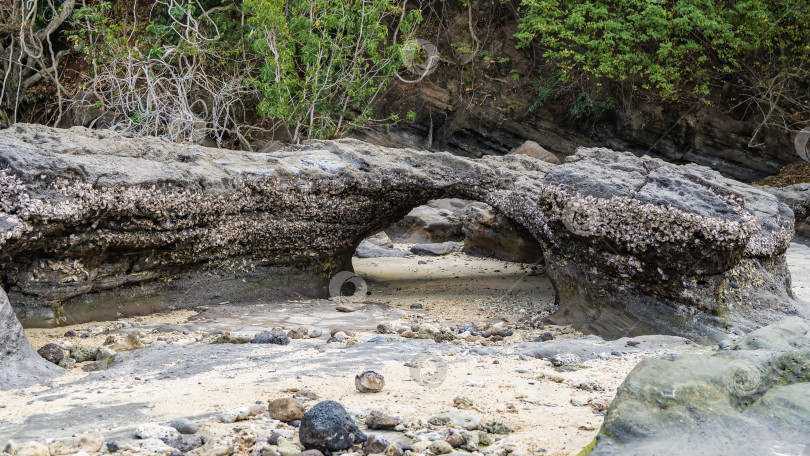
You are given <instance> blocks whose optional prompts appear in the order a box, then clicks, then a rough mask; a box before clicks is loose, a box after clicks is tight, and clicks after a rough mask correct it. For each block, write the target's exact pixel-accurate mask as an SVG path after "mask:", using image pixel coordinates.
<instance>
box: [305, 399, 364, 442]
mask: <svg viewBox="0 0 810 456" xmlns="http://www.w3.org/2000/svg"><path fill="white" fill-rule="evenodd" d="M298 435H299V440H300V441H301V444H302V445H304V447H305V448H306V449H308V450H310V449H315V450H320V451H323V452H324V453H332V452H335V451H342V450H346V449H349V448H351V447H352V445H354V444H355V443H363V442H365V441H366V435H365V434H363V433H362V432H361V431H360V430H359V429H358V428H357V424H355V422H354V420H353V419H352V417H351V416H349V414H348V413H346V409H344V408H343V406H342V405H340V404H339V403H337V402H335V401H323V402H319V403H318V404H316V405H315V406H314V407H312V408H311V409H309V410H308V411H307V413H305V414H304V418H302V419H301V427H300V428H299V431H298Z"/></svg>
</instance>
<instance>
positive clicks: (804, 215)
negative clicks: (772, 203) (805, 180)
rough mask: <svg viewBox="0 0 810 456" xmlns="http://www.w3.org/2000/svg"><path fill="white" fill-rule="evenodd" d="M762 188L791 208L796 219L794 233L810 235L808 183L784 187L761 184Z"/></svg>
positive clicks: (809, 185) (809, 187)
mask: <svg viewBox="0 0 810 456" xmlns="http://www.w3.org/2000/svg"><path fill="white" fill-rule="evenodd" d="M762 189H763V190H765V191H766V192H768V193H770V194H772V195H774V196H776V197H777V198H778V199H779V201H781V202H782V203H785V204H786V205H787V206H788V207H789V208H791V209H792V210H793V214H794V217H795V219H796V234H797V235H800V236H804V237H810V184H794V185H787V186H785V187H768V186H763V187H762Z"/></svg>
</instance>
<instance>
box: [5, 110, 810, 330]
mask: <svg viewBox="0 0 810 456" xmlns="http://www.w3.org/2000/svg"><path fill="white" fill-rule="evenodd" d="M0 162H2V163H3V164H4V165H5V166H6V169H5V171H3V172H2V174H0V180H2V184H3V185H2V187H0V189H2V190H0V244H2V248H3V252H4V254H5V255H4V256H3V258H2V259H0V271H1V272H2V274H1V275H0V280H2V281H3V285H4V286H5V287H6V288H7V289H8V290H9V296H10V298H11V299H12V302H13V304H14V306H15V307H16V309H17V310H18V311H19V313H20V315H22V317H23V318H25V319H26V320H27V321H30V322H38V323H40V324H48V323H57V322H58V321H57V320H58V318H57V317H58V315H63V314H69V315H71V316H74V317H76V318H77V319H79V318H81V317H82V315H84V316H85V317H87V316H92V317H96V318H97V317H98V316H99V314H100V313H102V312H106V311H109V312H115V313H117V312H122V311H125V310H127V308H126V306H127V305H132V306H136V307H139V308H142V309H143V308H147V309H149V310H159V305H160V304H159V303H164V304H163V305H164V306H165V303H167V302H168V303H171V304H172V305H173V306H175V307H184V306H192V305H200V304H216V303H220V302H222V301H226V300H231V301H234V302H237V301H238V302H252V301H256V300H260V299H261V300H266V299H268V298H269V297H273V296H278V295H280V294H284V293H291V292H293V291H296V290H297V291H304V292H306V293H309V294H310V295H319V296H325V294H326V291H327V289H326V287H327V284H328V279H329V278H330V277H331V276H332V275H334V274H335V273H336V272H338V271H341V270H350V269H351V257H352V255H353V254H354V252H355V249H356V247H357V245H358V244H359V243H360V242H361V241H362V240H363V239H364V238H366V237H368V236H369V235H370V234H372V233H377V232H379V231H380V230H382V229H384V228H385V227H387V226H390V225H391V224H392V223H393V222H395V221H397V220H400V219H401V218H402V217H403V216H404V215H405V214H407V213H408V212H409V211H410V210H411V209H413V207H415V206H418V205H421V204H424V203H426V202H428V201H430V200H434V199H439V198H448V197H454V198H461V199H466V200H476V201H482V202H485V203H487V204H489V205H490V206H492V207H493V208H494V209H495V210H497V211H499V212H501V213H502V214H503V215H504V216H506V217H507V218H509V219H510V220H512V221H514V222H516V223H517V224H518V225H520V226H522V227H523V228H524V229H525V230H526V231H527V232H528V233H530V234H531V235H532V236H534V237H535V238H536V239H537V240H538V242H539V243H540V245H541V246H542V247H543V253H544V258H545V263H546V270H547V272H548V274H549V277H550V278H551V279H552V282H553V284H554V286H555V288H556V289H557V292H558V295H559V296H558V297H559V304H560V312H559V313H558V315H557V316H556V318H557V319H558V320H559V321H562V322H567V323H571V324H573V325H574V326H575V327H577V328H578V329H583V330H589V331H595V332H598V333H601V334H605V335H610V336H615V335H634V334H635V333H650V332H660V333H665V334H680V335H687V336H689V337H693V338H696V339H700V340H717V339H721V338H724V336H725V333H726V331H736V332H745V331H750V330H752V329H754V328H756V327H758V326H759V325H762V324H767V323H769V322H772V321H775V320H778V319H780V318H783V317H784V316H785V315H791V314H797V313H799V311H800V310H801V309H800V305H799V304H797V303H796V301H795V300H793V299H792V297H791V295H790V292H789V288H790V276H789V273H788V271H787V267H786V265H785V260H784V251H785V249H786V248H787V246H788V244H789V241H790V238H791V237H792V235H793V214H792V212H791V210H790V209H789V208H788V207H787V206H785V205H783V204H779V203H778V202H777V200H776V198H775V197H774V196H773V195H771V194H769V193H767V192H765V191H763V190H760V189H757V188H754V187H750V186H748V185H745V184H741V183H739V182H736V181H732V180H729V179H726V178H723V177H722V176H720V175H719V174H718V173H716V172H714V171H711V170H709V169H707V168H703V167H698V166H685V167H684V166H676V165H671V164H667V163H665V162H663V161H660V160H656V159H652V158H649V157H643V158H639V157H635V156H633V155H631V154H628V153H618V152H614V151H610V150H607V149H583V150H580V151H579V152H578V153H577V155H575V156H572V157H568V159H567V163H565V164H563V165H558V166H553V165H551V164H548V163H545V162H542V161H540V160H537V159H533V158H530V157H526V156H522V155H509V156H503V157H485V158H483V159H481V160H470V159H465V158H461V157H457V156H452V155H450V154H447V153H429V152H420V151H415V150H407V149H405V150H402V149H386V148H382V147H377V146H372V145H369V144H366V143H362V142H359V141H355V140H341V141H315V142H311V143H308V144H305V145H302V146H296V147H291V148H289V149H285V150H282V151H277V152H272V153H267V154H262V153H245V152H237V151H227V150H219V149H207V148H204V147H199V146H184V145H178V144H169V143H166V142H163V141H160V140H157V139H154V138H138V139H133V138H125V137H122V136H120V135H117V134H115V133H113V132H109V131H91V130H87V129H83V128H73V129H70V130H54V129H49V128H46V127H43V126H36V125H24V124H17V125H15V126H13V127H11V128H8V129H6V130H3V131H0ZM57 310H60V312H57ZM141 311H143V310H141ZM83 312H85V313H84V314H83ZM625 331H631V332H630V333H629V334H625Z"/></svg>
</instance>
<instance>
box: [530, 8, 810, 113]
mask: <svg viewBox="0 0 810 456" xmlns="http://www.w3.org/2000/svg"><path fill="white" fill-rule="evenodd" d="M521 11H522V16H521V19H520V32H519V33H518V34H517V37H518V39H519V40H520V43H521V46H523V47H527V46H530V45H536V46H538V47H540V49H541V50H542V56H543V57H544V58H545V59H546V60H547V62H548V63H549V64H551V65H552V67H553V69H554V72H555V77H556V78H557V80H558V81H559V82H561V83H564V84H568V87H569V88H571V90H573V91H574V92H575V93H576V92H580V93H579V94H578V95H576V96H575V98H576V99H577V100H583V99H592V100H596V99H606V96H605V92H607V91H608V90H609V89H608V87H607V86H609V85H612V86H621V87H623V88H626V89H630V90H633V91H641V92H648V93H654V94H655V95H656V96H657V98H659V99H660V100H663V101H683V100H686V99H702V98H704V97H706V96H707V95H708V94H709V92H710V88H711V86H712V85H713V84H718V83H719V82H720V81H722V80H723V79H724V78H727V79H729V80H734V78H731V77H730V75H732V74H735V75H736V74H739V73H742V72H744V71H745V70H746V68H748V67H751V68H752V69H755V71H757V72H760V73H763V72H764V73H766V74H768V75H776V74H785V75H791V77H794V78H795V81H794V82H796V83H799V84H801V83H806V82H807V78H808V75H810V65H808V55H810V14H808V12H810V3H808V0H720V1H718V0H585V1H580V2H570V1H565V0H522V1H521ZM749 82H753V81H749ZM586 109H587V108H586Z"/></svg>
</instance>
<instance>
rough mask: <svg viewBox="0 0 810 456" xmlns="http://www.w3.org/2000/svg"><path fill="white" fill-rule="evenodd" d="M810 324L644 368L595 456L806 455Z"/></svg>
mask: <svg viewBox="0 0 810 456" xmlns="http://www.w3.org/2000/svg"><path fill="white" fill-rule="evenodd" d="M809 380H810V324H808V322H807V321H806V320H802V319H798V318H793V319H786V320H783V321H781V322H779V323H776V324H774V325H771V326H767V327H764V328H761V329H759V330H757V331H754V332H752V333H750V334H748V335H747V336H745V337H743V338H741V339H739V340H738V341H737V342H736V343H734V344H733V345H732V346H731V348H730V349H729V350H721V351H718V352H717V353H713V354H711V355H685V356H675V357H669V358H667V359H656V358H649V359H646V360H644V361H642V362H641V363H640V364H639V365H638V366H636V368H635V369H634V370H633V371H632V372H631V373H630V375H629V376H628V377H627V378H626V379H625V381H624V383H623V384H622V385H621V386H620V387H619V390H618V394H617V396H616V398H615V399H614V400H613V402H612V403H611V405H610V409H609V410H608V413H607V416H606V417H605V426H604V428H603V430H602V431H601V433H600V435H599V438H598V443H597V445H596V448H595V450H594V451H593V452H592V453H590V454H591V455H610V454H621V455H647V454H665V453H666V452H667V451H670V450H671V449H673V448H683V449H685V448H688V449H689V454H694V455H716V454H736V455H763V454H797V455H798V454H803V453H802V451H804V449H805V448H806V446H807V445H810V433H808V430H810V383H808V381H809Z"/></svg>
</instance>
